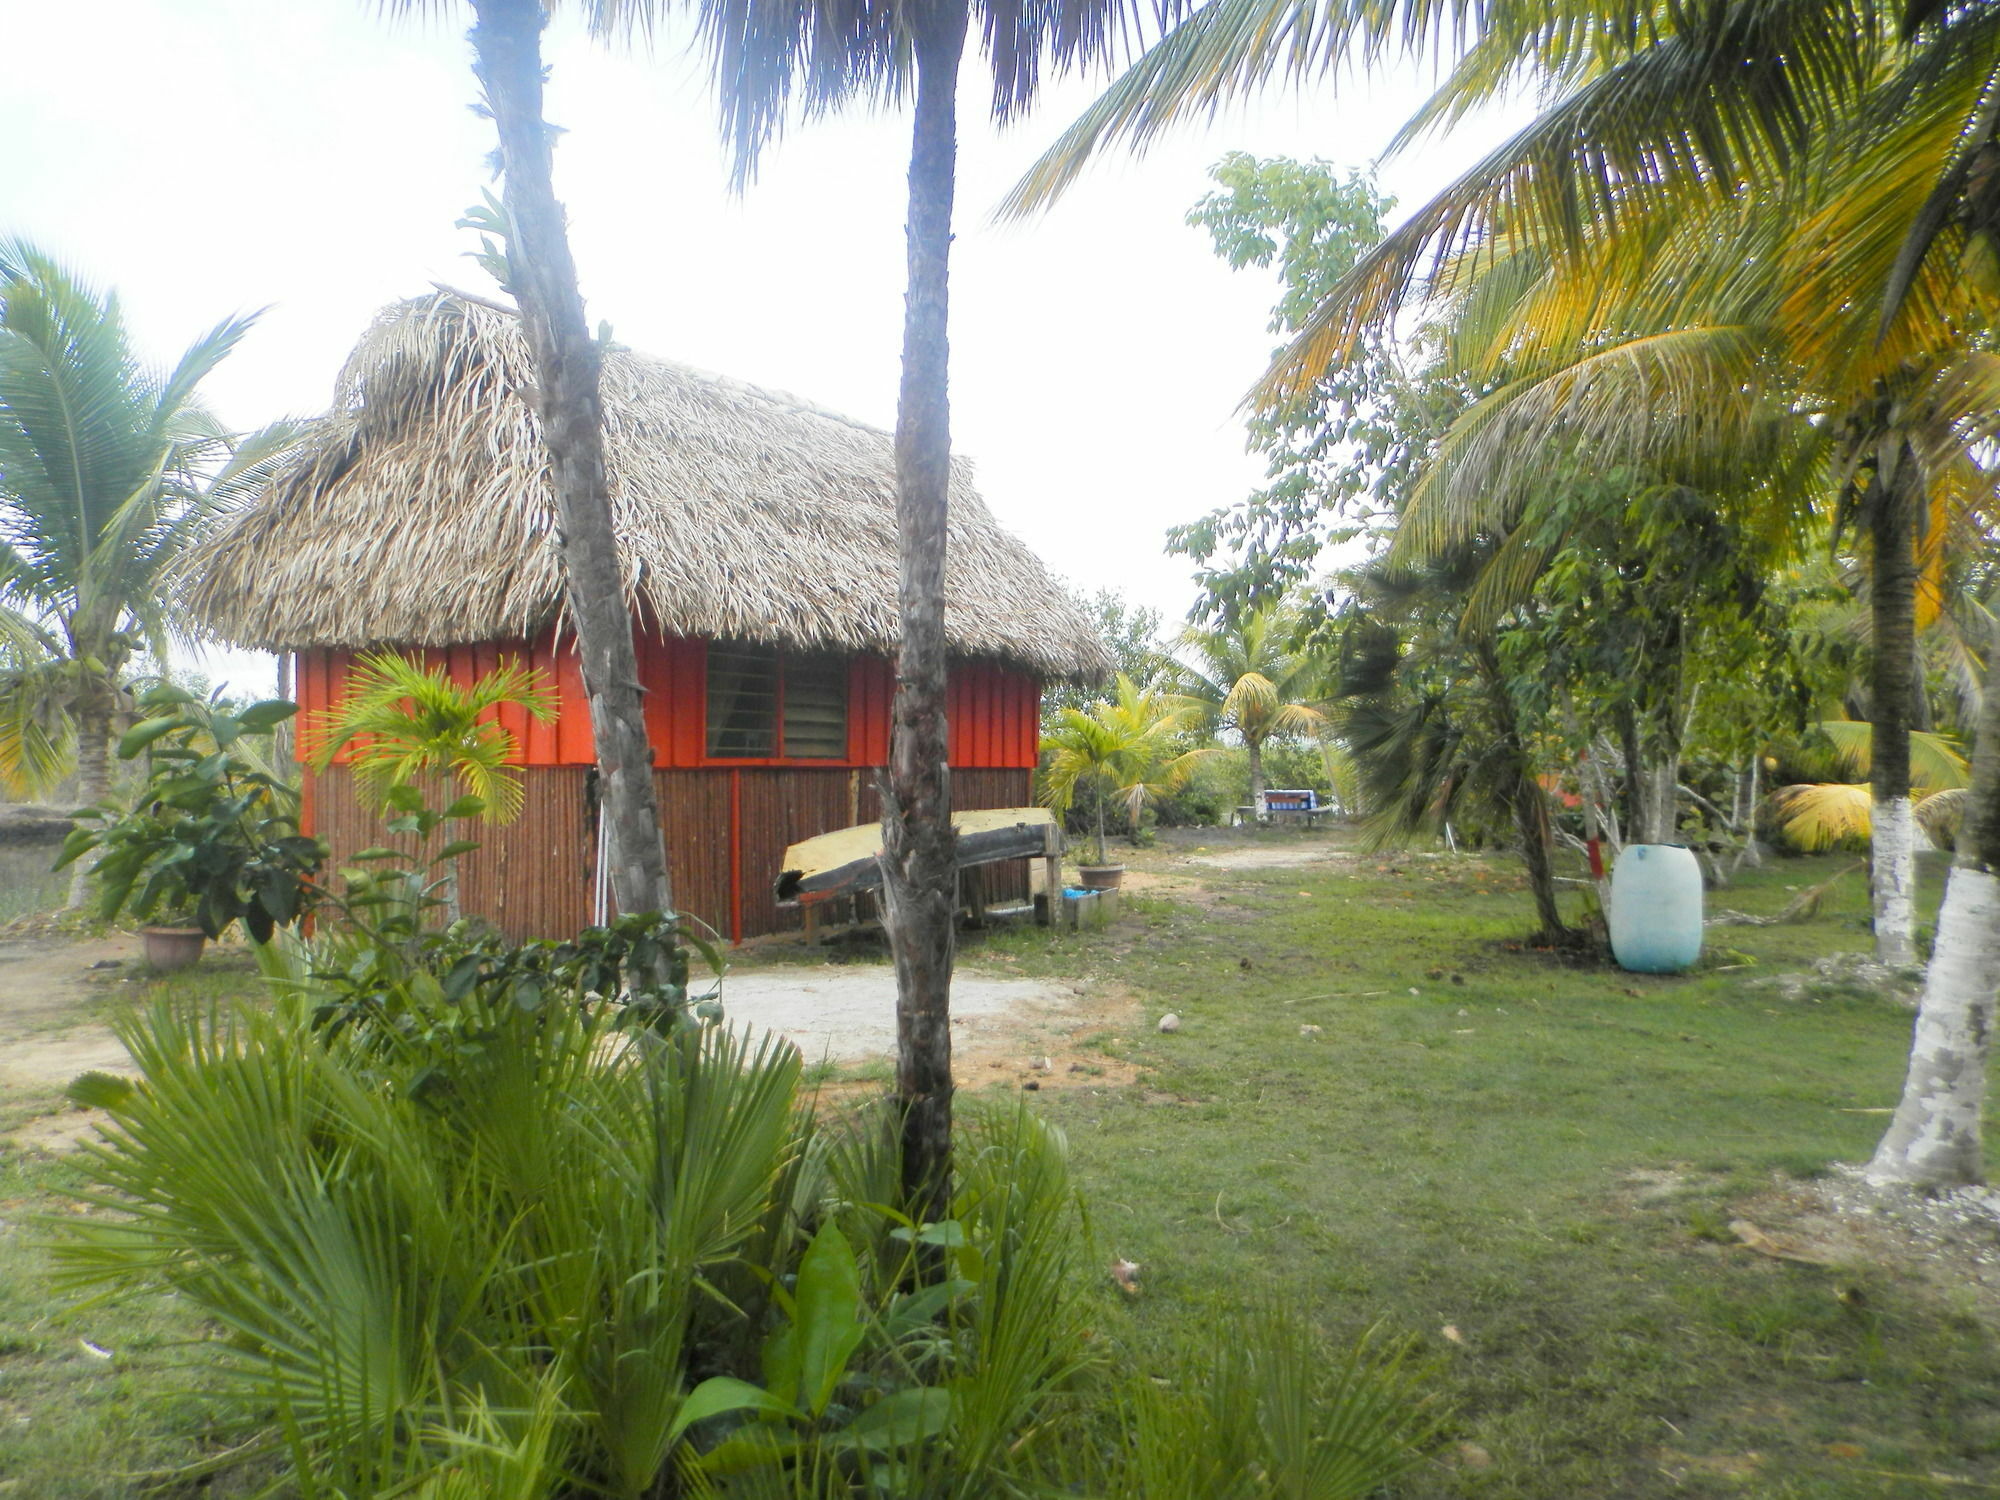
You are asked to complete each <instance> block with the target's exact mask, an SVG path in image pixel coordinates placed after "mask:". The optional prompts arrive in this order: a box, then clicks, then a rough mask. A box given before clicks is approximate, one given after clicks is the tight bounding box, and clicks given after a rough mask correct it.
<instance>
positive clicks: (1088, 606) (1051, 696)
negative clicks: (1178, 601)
mask: <svg viewBox="0 0 2000 1500" xmlns="http://www.w3.org/2000/svg"><path fill="white" fill-rule="evenodd" d="M1080 602H1081V603H1082V605H1083V608H1084V611H1085V612H1086V613H1087V614H1088V615H1089V616H1090V618H1091V619H1092V620H1094V621H1096V623H1097V633H1098V635H1099V636H1100V637H1101V638H1102V639H1103V641H1104V644H1105V645H1106V646H1107V647H1109V648H1110V651H1111V657H1112V660H1113V661H1115V662H1116V663H1117V664H1118V665H1117V673H1116V674H1115V675H1114V678H1113V680H1112V681H1111V682H1108V683H1104V684H1102V685H1097V686H1084V685H1082V684H1079V683H1074V682H1054V683H1051V684H1050V685H1049V687H1048V688H1047V689H1046V690H1045V691H1044V692H1043V693H1042V721H1043V723H1044V724H1047V723H1049V722H1051V721H1052V720H1053V719H1054V717H1055V715H1056V714H1058V713H1060V712H1061V711H1062V710H1063V709H1066V708H1080V709H1088V708H1089V707H1090V706H1091V705H1092V704H1093V703H1104V702H1109V701H1111V700H1112V699H1113V698H1114V697H1115V696H1116V692H1117V687H1116V677H1117V676H1125V677H1129V678H1131V679H1132V681H1133V682H1135V683H1137V684H1138V685H1139V686H1140V687H1142V688H1143V687H1149V686H1151V685H1152V684H1153V683H1154V682H1155V681H1156V680H1157V679H1158V678H1159V676H1160V674H1161V673H1162V672H1164V671H1165V670H1166V669H1167V667H1168V665H1169V663H1170V661H1171V658H1170V656H1169V655H1168V652H1167V650H1166V647H1165V645H1164V644H1163V643H1162V641H1161V639H1160V626H1161V618H1160V612H1159V611H1158V610H1157V609H1151V608H1148V607H1146V606H1145V605H1139V604H1132V603H1129V602H1128V601H1127V600H1126V598H1125V596H1124V595H1123V594H1122V593H1120V592H1119V591H1118V590H1117V589H1099V590H1098V591H1097V592H1096V593H1095V594H1092V595H1091V596H1090V597H1089V598H1087V599H1083V600H1081V601H1080Z"/></svg>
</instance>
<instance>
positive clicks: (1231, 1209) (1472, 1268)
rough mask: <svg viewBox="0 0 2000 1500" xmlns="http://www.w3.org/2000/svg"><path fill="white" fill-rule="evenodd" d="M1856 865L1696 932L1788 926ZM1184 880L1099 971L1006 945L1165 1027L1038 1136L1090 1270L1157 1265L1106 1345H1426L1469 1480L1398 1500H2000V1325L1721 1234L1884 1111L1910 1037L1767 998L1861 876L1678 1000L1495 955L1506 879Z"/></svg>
mask: <svg viewBox="0 0 2000 1500" xmlns="http://www.w3.org/2000/svg"><path fill="white" fill-rule="evenodd" d="M1159 862H1160V861H1159V856H1154V855H1149V856H1141V857H1140V859H1139V861H1138V863H1139V865H1140V866H1141V867H1144V866H1145V865H1148V864H1152V865H1157V864H1158V863H1159ZM1847 863H1851V860H1848V859H1840V858H1829V859H1823V860H1787V861H1780V862H1777V863H1774V864H1772V865H1770V866H1769V867H1767V868H1766V869H1765V870H1763V871H1761V872H1754V873H1752V874H1750V875H1748V876H1747V877H1746V878H1745V879H1743V880H1741V881H1740V882H1739V883H1738V884H1737V885H1736V886H1734V887H1733V888H1732V889H1730V890H1729V891H1728V892H1725V893H1721V894H1719V895H1716V896H1712V897H1711V904H1712V905H1718V906H1722V905H1726V906H1729V907H1733V908H1736V909H1739V910H1744V911H1748V912H1755V913H1771V912H1776V911H1777V910H1779V909H1780V908H1782V907H1783V906H1784V905H1785V904H1786V903H1787V902H1788V901H1789V900H1790V899H1791V897H1792V894H1793V891H1792V890H1791V889H1790V888H1792V887H1804V886H1807V885H1811V884H1813V883H1815V882H1817V881H1819V880H1823V879H1824V878H1826V876H1827V875H1828V874H1830V873H1832V872H1833V871H1834V870H1837V869H1839V868H1841V867H1842V866H1843V865H1844V864H1847ZM1177 873H1179V874H1183V875H1193V876H1194V877H1195V878H1197V879H1199V881H1200V883H1201V884H1202V885H1203V886H1205V887H1206V888H1207V890H1206V893H1188V892H1185V891H1184V892H1183V894H1182V896H1181V898H1180V899H1172V898H1166V897H1160V896H1151V897H1149V896H1143V895H1142V896H1140V897H1139V898H1138V899H1136V900H1130V901H1128V903H1127V913H1128V915H1127V918H1126V920H1125V922H1124V923H1123V924H1122V927H1121V928H1120V929H1119V930H1116V931H1113V932H1110V933H1107V934H1104V935H1103V936H1102V937H1101V938H1099V939H1097V940H1096V943H1095V946H1094V947H1093V948H1089V949H1083V950H1080V949H1079V947H1078V946H1077V945H1076V943H1075V941H1074V940H1072V941H1071V943H1069V944H1067V945H1060V946H1052V945H1050V944H1049V943H1048V942H1047V941H1046V940H1045V939H1044V938H1043V937H1042V935H1041V934H1039V933H1022V934H1017V935H1014V936H1010V937H1009V938H1007V939H1004V940H1003V941H1002V942H1001V943H1000V944H998V945H996V946H997V947H999V948H1001V949H1003V950H1005V951H1007V952H1008V953H1009V954H1010V955H1011V956H1013V957H1014V958H1015V959H1016V961H1017V962H1018V963H1019V965H1020V967H1021V969H1022V970H1023V971H1024V972H1030V973H1032V972H1036V971H1037V970H1039V969H1042V968H1047V969H1048V970H1050V971H1071V970H1072V969H1073V967H1074V966H1076V965H1078V964H1079V963H1081V964H1083V965H1084V966H1086V967H1087V968H1088V969H1089V970H1090V971H1091V972H1093V973H1094V974H1095V975H1096V976H1097V977H1098V978H1100V979H1102V980H1103V981H1105V982H1116V983H1121V984H1124V985H1127V986H1130V987H1131V988H1132V989H1133V990H1135V991H1136V992H1137V993H1138V994H1139V995H1140V996H1141V997H1142V999H1143V1001H1144V1002H1145V1006H1146V1012H1145V1014H1146V1018H1147V1020H1148V1021H1151V1020H1152V1019H1154V1018H1156V1017H1158V1016H1159V1015H1160V1014H1161V1013H1163V1012H1165V1011H1168V1010H1172V1011H1174V1012H1176V1013H1178V1014H1179V1016H1180V1017H1181V1019H1182V1023H1183V1024H1182V1029H1181V1030H1180V1031H1179V1032H1178V1033H1176V1034H1173V1035H1160V1034H1158V1033H1157V1032H1154V1031H1153V1030H1151V1028H1150V1026H1147V1027H1145V1028H1144V1029H1139V1030H1136V1031H1135V1033H1134V1034H1131V1035H1122V1036H1119V1037H1116V1038H1107V1039H1106V1041H1105V1043H1104V1045H1105V1046H1106V1047H1107V1048H1108V1049H1110V1050H1113V1051H1115V1052H1117V1053H1119V1054H1120V1055H1123V1056H1127V1057H1130V1058H1134V1059H1138V1060H1140V1061H1143V1062H1144V1063H1145V1064H1146V1065H1147V1067H1148V1068H1149V1069H1150V1070H1151V1071H1150V1074H1149V1076H1148V1077H1147V1078H1146V1079H1144V1080H1143V1081H1142V1083H1141V1084H1140V1085H1139V1086H1138V1087H1136V1088H1133V1089H1130V1090H1124V1091H1105V1092H1102V1093H1095V1094H1093V1093H1091V1092H1087V1091H1086V1092H1072V1093H1067V1094H1060V1095H1052V1096H1049V1103H1048V1104H1047V1106H1046V1107H1047V1108H1049V1109H1050V1110H1051V1111H1053V1113H1054V1115H1055V1117H1056V1118H1057V1119H1059V1120H1060V1121H1061V1122H1062V1123H1063V1124H1064V1125H1065V1126H1066V1127H1067V1129H1068V1132H1069V1136H1070V1140H1071V1143H1072V1148H1073V1151H1074V1154H1075V1156H1076V1158H1077V1160H1078V1162H1079V1164H1080V1166H1081V1172H1082V1178H1083V1181H1084V1183H1085V1186H1086V1188H1087V1190H1088V1191H1089V1193H1090V1195H1091V1200H1092V1205H1093V1213H1094V1217H1095V1221H1096V1227H1097V1230H1098V1233H1099V1235H1100V1236H1101V1238H1102V1240H1103V1242H1104V1244H1105V1247H1106V1249H1107V1250H1109V1251H1115V1252H1116V1253H1117V1254H1120V1255H1123V1256H1126V1257H1128V1258H1130V1259H1132V1260H1135V1261H1138V1262H1140V1264H1141V1266H1142V1267H1143V1271H1142V1280H1143V1283H1144V1287H1145V1293H1144V1296H1143V1297H1142V1298H1141V1299H1140V1300H1139V1301H1138V1302H1137V1303H1136V1304H1134V1305H1133V1306H1132V1307H1131V1308H1130V1309H1129V1310H1127V1311H1125V1312H1123V1313H1122V1314H1121V1315H1120V1316H1119V1322H1120V1323H1121V1324H1122V1325H1123V1326H1122V1327H1121V1329H1120V1332H1121V1333H1122V1334H1123V1335H1124V1336H1126V1337H1127V1338H1129V1339H1130V1340H1131V1341H1132V1342H1134V1343H1135V1344H1136V1345H1137V1346H1138V1347H1139V1348H1140V1349H1141V1350H1144V1349H1147V1348H1148V1347H1149V1346H1154V1345H1157V1344H1158V1343H1160V1342H1162V1341H1164V1339H1165V1338H1166V1337H1167V1336H1168V1335H1169V1334H1170V1333H1172V1332H1175V1331H1177V1330H1179V1329H1180V1328H1182V1327H1184V1326H1185V1325H1187V1324H1189V1323H1192V1322H1198V1321H1202V1320H1212V1321H1215V1322H1218V1323H1221V1324H1222V1325H1224V1326H1226V1324H1227V1320H1228V1318H1229V1316H1230V1314H1231V1313H1232V1312H1233V1311H1235V1310H1237V1309H1240V1308H1242V1307H1243V1306H1245V1305H1246V1304H1249V1303H1252V1302H1257V1301H1268V1302H1274V1303H1276V1304H1278V1305H1279V1306H1281V1307H1283V1308H1286V1309H1288V1310H1292V1311H1294V1312H1296V1314H1297V1315H1298V1316H1300V1317H1302V1318H1310V1319H1313V1320H1315V1321H1318V1322H1320V1323H1322V1324H1323V1325H1325V1326H1326V1327H1327V1328H1328V1329H1329V1330H1331V1331H1333V1332H1334V1333H1336V1334H1337V1335H1339V1336H1341V1337H1346V1338H1351V1337H1355V1336H1358V1335H1359V1334H1360V1333H1361V1332H1363V1331H1364V1330H1366V1329H1368V1328H1370V1327H1378V1328H1379V1329H1380V1330H1381V1331H1382V1332H1383V1333H1384V1334H1388V1335H1391V1336H1394V1335H1414V1336H1415V1337H1416V1338H1417V1339H1418V1340H1419V1341H1420V1343H1421V1346H1422V1348H1423V1350H1424V1351H1425V1353H1426V1354H1427V1356H1428V1357H1430V1358H1432V1359H1433V1360H1434V1361H1435V1362H1436V1370H1437V1382H1438V1388H1439V1390H1440V1391H1441V1392H1442V1393H1443V1395H1444V1396H1445V1398H1446V1399H1447V1400H1448V1401H1449V1402H1450V1403H1451V1405H1452V1407H1453V1408H1454V1410H1455V1413H1456V1415H1455V1418H1454V1420H1453V1422H1452V1425H1451V1437H1452V1439H1453V1440H1454V1442H1455V1443H1469V1444H1472V1445H1475V1447H1476V1448H1477V1449H1478V1450H1482V1451H1480V1452H1473V1451H1470V1450H1466V1449H1459V1448H1456V1447H1454V1446H1453V1445H1451V1444H1448V1445H1447V1447H1446V1449H1445V1451H1444V1453H1443V1454H1442V1456H1441V1461H1440V1462H1439V1463H1437V1464H1435V1465H1433V1466H1431V1467H1430V1468H1428V1469H1427V1470H1426V1472H1425V1473H1424V1474H1423V1475H1422V1476H1421V1477H1420V1478H1419V1479H1417V1480H1416V1481H1415V1482H1414V1483H1412V1484H1410V1485H1408V1486H1406V1487H1405V1492H1406V1493H1408V1494H1410V1495H1413V1496H1444V1495H1453V1496H1456V1495H1479V1496H1489V1497H1496V1500H1497V1497H1502V1496H1506V1497H1529V1496H1534V1497H1548V1500H1556V1497H1563V1500H1571V1497H1584V1496H1650V1495H1710V1494H1714V1495H1756V1496H1760V1497H1761V1496H1770V1497H1779V1496H1784V1497H1794V1496H1796V1497H1805V1496H1814V1497H1821V1496H1825V1497H1831V1496H1904V1495H1908V1496H1918V1495H1938V1494H1946V1493H1996V1492H2000V1342H1996V1340H1995V1337H1994V1328H1993V1325H1992V1320H1991V1317H1990V1310H1991V1307H1992V1305H1993V1304H1992V1303H1991V1302H1990V1301H1989V1302H1988V1303H1987V1304H1986V1306H1987V1310H1988V1314H1989V1316H1987V1317H1985V1318H1982V1317H1981V1316H1980V1315H1979V1314H1978V1312H1977V1310H1976V1304H1975V1301H1974V1298H1973V1296H1972V1295H1971V1294H1970V1292H1969V1291H1968V1292H1964V1293H1953V1292H1952V1291H1951V1290H1949V1289H1945V1290H1943V1291H1940V1290H1937V1289H1933V1288H1927V1287H1926V1286H1924V1285H1923V1284H1922V1283H1920V1282H1919V1281H1918V1279H1917V1277H1916V1276H1915V1275H1914V1274H1910V1273H1907V1272H1904V1273H1899V1272H1898V1271H1896V1270H1894V1269H1884V1268H1870V1267H1867V1266H1853V1267H1841V1268H1837V1269H1823V1268H1817V1267H1812V1266H1806V1265H1799V1264H1792V1263H1786V1262H1781V1261H1776V1260H1771V1259H1767V1258H1764V1257H1761V1256H1759V1255H1756V1254H1753V1253H1751V1252H1750V1251H1748V1250H1746V1249H1743V1248H1741V1247H1740V1246H1737V1245H1735V1244H1734V1241H1735V1239H1736V1236H1735V1235H1733V1234H1732V1233H1730V1232H1729V1230H1728V1228H1727V1226H1728V1224H1729V1222H1730V1220H1731V1219H1733V1218H1736V1217H1738V1216H1739V1215H1740V1214H1743V1213H1745V1212H1746V1210H1747V1211H1748V1212H1749V1214H1750V1216H1751V1217H1752V1218H1753V1219H1754V1218H1755V1217H1756V1215H1757V1214H1758V1213H1759V1212H1762V1211H1764V1210H1765V1209H1767V1208H1769V1206H1770V1200H1771V1199H1772V1197H1773V1196H1774V1193H1775V1190H1776V1189H1777V1188H1778V1186H1779V1185H1781V1184H1783V1183H1785V1182H1788V1181H1796V1180H1797V1179H1802V1178H1810V1177H1812V1176H1814V1175H1816V1174H1818V1173H1820V1172H1822V1171H1823V1170H1824V1169H1825V1168H1826V1166H1827V1165H1828V1164H1829V1163H1832V1162H1836V1161H1857V1160H1861V1159H1864V1158H1865V1157H1866V1156H1867V1154H1868V1152H1869V1151H1870V1149H1871V1148H1872V1146H1873V1145H1874V1142H1875V1139H1876V1138H1877V1136H1878V1135H1879V1134H1880V1132H1881V1130H1882V1128H1883V1126H1884V1124H1885V1123H1886V1118H1885V1117H1884V1116H1883V1115H1880V1114H1865V1113H1854V1112H1851V1111H1856V1110H1865V1109H1871V1108H1879V1107H1883V1106H1887V1105H1891V1104H1893V1103H1894V1102H1895V1099H1896V1097H1897V1092H1898V1090H1899V1088H1900V1085H1901V1081H1902V1069H1903V1062H1904V1058H1905V1055H1906V1052H1907V1048H1908V1046H1909V1037H1910V1014H1909V1012H1908V1011H1906V1010H1902V1009H1898V1008H1895V1007H1893V1006H1891V1005H1888V1004H1885V1003H1884V1002H1882V1001H1881V1000H1878V999H1875V998H1873V997H1870V996H1865V995H1861V994H1857V993H1854V992H1852V991H1849V992H1846V993H1842V992H1839V991H1838V990H1832V989H1827V988H1822V989H1821V990H1820V991H1819V992H1817V993H1816V994H1809V995H1806V996H1802V997H1801V998H1798V999H1795V1000H1789V1001H1788V1000H1786V999H1784V998H1782V996H1781V995H1780V994H1779V992H1778V991H1776V990H1775V989H1773V988H1772V987H1769V986H1764V985H1759V984H1757V983H1755V980H1756V979H1757V978H1759V977H1761V976H1763V975H1767V974H1771V973H1775V972H1783V971H1786V970H1796V969H1801V968H1804V967H1806V965H1807V964H1808V963H1809V961H1810V960H1811V959H1812V958H1814V957H1816V956H1818V955H1820V954H1823V953H1827V952H1831V951H1834V950H1838V949H1850V948H1863V947H1866V946H1867V945H1868V943H1869V937H1868V933H1867V931H1866V926H1865V916H1866V904H1867V889H1866V884H1865V878H1864V876H1863V875H1862V874H1861V873H1859V872H1857V873H1856V874H1855V875H1853V876H1850V877H1848V878H1846V879H1844V880H1843V881H1841V882H1840V883H1839V884H1838V885H1836V886H1835V887H1834V889H1833V890H1832V891H1830V892H1829V893H1828V896H1827V899H1826V900H1825V902H1824V903H1823V905H1822V908H1821V912H1820V914H1819V916H1818V917H1817V918H1816V919H1814V920H1812V921H1810V922H1807V923H1803V924H1800V925H1793V926H1784V927H1729V928H1717V929H1711V931H1710V934H1709V940H1710V944H1711V954H1710V958H1711V962H1717V961H1719V962H1720V963H1722V964H1727V965H1729V967H1727V968H1715V969H1711V970H1710V971H1709V972H1705V973H1702V974H1700V975H1697V976H1694V977H1689V978H1646V977H1640V976H1635V975H1627V974H1622V973H1618V972H1615V971H1603V970H1592V971H1579V970H1574V969H1565V968H1560V967H1555V966H1552V965H1551V964H1550V963H1549V962H1547V961H1546V960H1545V959H1544V958H1542V957H1541V956H1538V955H1535V954H1529V953H1521V952H1518V951H1509V949H1508V947H1507V944H1506V940H1507V939H1508V938H1510V937H1512V936H1515V935H1518V934H1519V933H1520V932H1522V931H1523V930H1524V929H1525V928H1526V927H1528V926H1529V925H1530V924H1531V918H1532V908H1531V907H1530V906H1529V905H1528V902H1527V898H1526V895H1525V892H1524V890H1523V889H1522V886H1521V884H1520V882H1519V880H1518V878H1517V876H1516V875H1515V873H1514V871H1513V869H1512V868H1511V867H1510V866H1509V865H1508V864H1507V863H1505V862H1502V861H1498V860H1495V861H1484V860H1479V859H1472V858H1463V859H1452V858H1417V857H1410V856H1401V857H1397V858H1369V859H1363V860H1357V861H1354V862H1351V863H1327V864H1319V865H1314V866H1306V867H1300V868H1290V869H1280V870H1268V871H1262V872H1255V873H1252V872H1239V873H1230V872H1224V871H1209V870H1199V869H1190V868H1189V867H1188V866H1184V865H1183V866H1179V867H1177ZM1940 873H1941V872H1940V871H1937V870H1932V869H1927V870H1926V878H1927V889H1928V892H1929V894H1930V896H1931V898H1932V901H1933V903H1934V902H1935V899H1936V897H1937V895H1938V875H1939V874H1940ZM1216 897H1224V898H1226V899H1221V900H1217V899H1215V898H1216ZM1717 947H1727V948H1729V949H1732V950H1738V951H1736V952H1733V953H1726V954H1717V953H1715V951H1714V950H1715V949H1716V948H1717ZM1302 1026H1317V1027H1318V1028H1320V1029H1319V1032H1318V1034H1317V1035H1316V1036H1302V1035H1301V1030H1300V1028H1301V1027H1302ZM1447 1328H1449V1329H1451V1330H1452V1331H1453V1333H1454V1334H1455V1335H1456V1336H1455V1337H1453V1336H1451V1335H1448V1334H1446V1332H1445V1330H1446V1329H1447ZM1488 1458H1490V1463H1482V1460H1483V1459H1488ZM1468 1460H1470V1462H1468ZM1898 1476H1903V1477H1898Z"/></svg>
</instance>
